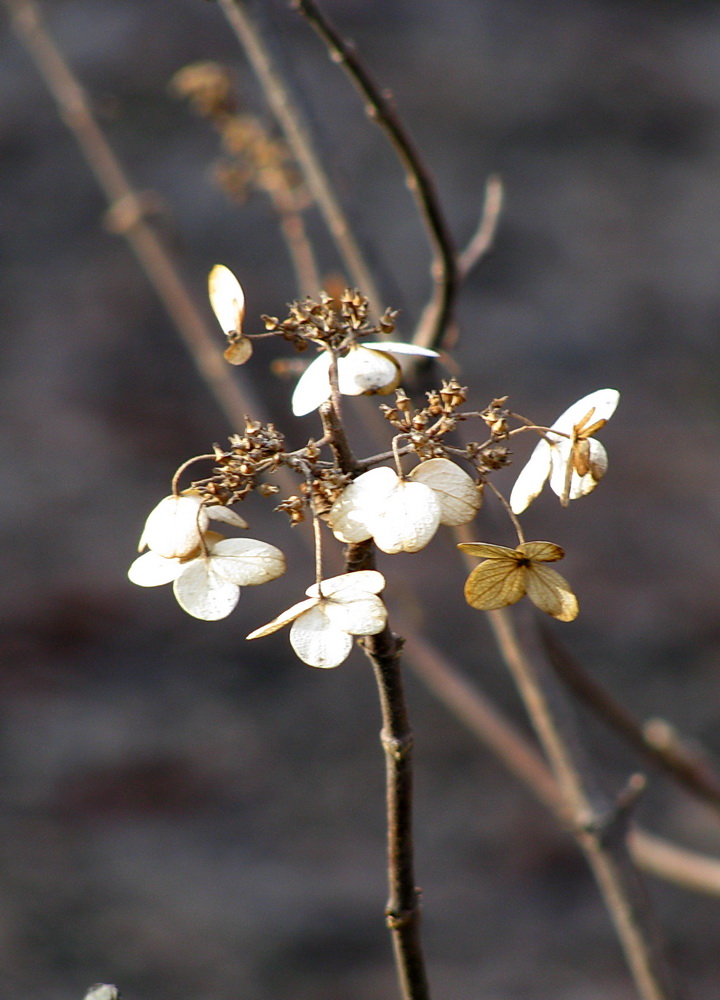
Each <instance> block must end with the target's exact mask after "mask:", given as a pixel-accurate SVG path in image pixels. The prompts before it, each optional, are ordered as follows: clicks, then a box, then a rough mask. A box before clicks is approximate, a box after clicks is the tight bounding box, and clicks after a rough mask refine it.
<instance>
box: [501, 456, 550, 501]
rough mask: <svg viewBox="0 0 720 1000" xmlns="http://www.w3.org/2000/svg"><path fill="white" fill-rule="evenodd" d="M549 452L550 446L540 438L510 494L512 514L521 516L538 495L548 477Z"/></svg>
mask: <svg viewBox="0 0 720 1000" xmlns="http://www.w3.org/2000/svg"><path fill="white" fill-rule="evenodd" d="M551 450H552V449H551V448H550V445H549V444H548V443H547V441H546V440H545V439H544V438H542V439H541V440H540V441H538V443H537V444H536V446H535V448H534V450H533V453H532V455H531V456H530V458H529V460H528V462H527V464H526V465H525V466H523V468H522V469H521V471H520V475H519V476H518V477H517V479H516V480H515V485H514V486H513V488H512V492H511V493H510V509H511V510H512V512H513V514H522V512H523V511H524V510H526V509H527V508H528V507H529V506H530V504H531V503H532V502H533V500H534V499H535V498H536V497H537V496H539V495H540V493H541V491H542V488H543V486H544V485H545V480H546V479H547V477H548V476H549V475H550V452H551Z"/></svg>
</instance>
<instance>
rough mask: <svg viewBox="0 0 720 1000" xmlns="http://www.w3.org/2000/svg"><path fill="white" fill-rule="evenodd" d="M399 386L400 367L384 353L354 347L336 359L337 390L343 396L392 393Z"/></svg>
mask: <svg viewBox="0 0 720 1000" xmlns="http://www.w3.org/2000/svg"><path fill="white" fill-rule="evenodd" d="M399 384H400V366H399V365H398V363H397V361H395V359H394V358H393V357H392V356H391V355H390V354H388V353H387V352H386V351H381V350H376V351H371V350H369V348H367V347H360V346H355V347H352V348H351V349H350V351H349V352H348V353H347V354H346V355H345V357H343V358H338V389H339V390H340V392H341V393H342V394H343V396H359V395H361V394H362V393H364V392H367V393H373V392H382V391H383V390H386V389H387V390H388V391H390V392H391V391H392V389H394V388H395V387H396V386H398V385H399Z"/></svg>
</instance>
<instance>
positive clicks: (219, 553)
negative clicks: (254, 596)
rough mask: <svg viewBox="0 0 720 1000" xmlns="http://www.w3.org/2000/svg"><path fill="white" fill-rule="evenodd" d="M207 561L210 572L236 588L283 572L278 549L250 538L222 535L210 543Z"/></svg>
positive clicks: (262, 581) (255, 583)
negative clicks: (212, 543) (213, 543)
mask: <svg viewBox="0 0 720 1000" xmlns="http://www.w3.org/2000/svg"><path fill="white" fill-rule="evenodd" d="M210 561H211V563H212V569H213V572H214V573H217V574H218V576H221V577H223V579H225V580H228V581H229V582H230V583H235V584H237V585H238V586H240V587H245V586H255V585H257V584H261V583H267V582H268V581H269V580H275V579H276V578H277V577H278V576H282V574H283V573H284V572H285V556H284V555H283V554H282V552H281V551H280V549H277V548H275V546H274V545H269V544H268V543H267V542H259V541H257V540H256V539H254V538H224V539H223V540H222V541H221V542H218V543H217V544H216V545H213V547H212V550H211V552H210Z"/></svg>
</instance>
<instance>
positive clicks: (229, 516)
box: [205, 504, 248, 528]
mask: <svg viewBox="0 0 720 1000" xmlns="http://www.w3.org/2000/svg"><path fill="white" fill-rule="evenodd" d="M205 510H206V511H207V516H208V517H209V518H210V520H211V521H222V522H223V524H232V525H234V526H235V527H236V528H247V527H248V523H247V521H246V520H245V518H244V517H240V515H239V514H238V513H237V511H234V510H233V509H232V507H223V506H221V505H220V504H218V505H216V506H215V507H206V508H205Z"/></svg>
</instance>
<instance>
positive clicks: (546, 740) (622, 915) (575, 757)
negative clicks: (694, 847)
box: [488, 610, 678, 1000]
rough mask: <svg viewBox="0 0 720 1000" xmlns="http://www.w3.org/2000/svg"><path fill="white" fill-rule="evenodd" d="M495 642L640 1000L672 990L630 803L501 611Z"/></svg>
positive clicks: (495, 618)
mask: <svg viewBox="0 0 720 1000" xmlns="http://www.w3.org/2000/svg"><path fill="white" fill-rule="evenodd" d="M488 618H489V620H490V624H491V628H492V630H493V632H494V634H495V638H496V641H497V643H498V647H499V648H500V651H501V653H502V656H503V659H504V660H505V662H506V664H507V666H508V669H509V670H510V672H511V674H512V676H513V678H514V680H515V683H516V686H517V688H518V691H519V692H520V694H521V696H522V698H523V701H524V703H525V707H526V709H527V712H528V714H529V716H530V719H531V722H532V724H533V726H534V728H535V731H536V733H537V736H538V739H539V740H540V742H541V744H542V746H543V749H544V751H545V753H546V755H547V757H548V759H549V761H550V765H551V767H552V770H553V772H554V774H555V778H556V780H557V783H558V786H559V788H560V790H561V793H562V796H563V800H564V802H565V804H566V807H567V808H568V810H569V811H570V813H571V815H572V818H573V825H572V832H573V833H574V835H575V839H576V840H577V843H578V845H579V846H580V847H581V849H582V851H583V853H584V854H585V857H586V859H587V861H588V864H589V865H590V867H591V869H592V871H593V874H594V876H595V880H596V882H597V883H598V886H599V888H600V891H601V892H602V895H603V898H604V899H605V904H606V906H607V908H608V911H609V913H610V915H611V917H612V920H613V923H614V924H615V928H616V931H617V934H618V937H619V939H620V942H621V944H622V947H623V951H624V952H625V958H626V961H627V963H628V966H629V968H630V970H631V972H632V975H633V978H634V980H635V985H636V988H637V990H638V994H639V996H640V997H641V998H642V1000H673V998H676V997H677V996H678V994H677V991H676V988H675V984H674V982H673V978H672V976H671V974H670V970H669V967H668V965H667V963H666V960H665V956H664V954H663V946H662V943H661V940H662V939H661V935H660V930H659V927H658V925H657V923H656V920H655V916H654V913H653V912H652V909H651V906H650V903H649V899H648V896H647V892H646V889H645V885H644V883H643V882H642V880H641V878H640V873H639V872H638V870H637V868H636V867H635V865H634V864H633V861H632V857H631V855H630V851H629V848H628V843H627V839H628V822H629V801H628V802H626V801H625V797H624V796H623V797H621V798H619V799H618V800H616V801H615V802H612V801H609V800H608V799H607V797H606V796H605V794H604V793H603V791H602V790H601V788H600V784H599V781H598V778H597V776H596V774H595V770H594V768H593V767H592V766H591V764H590V762H589V761H588V760H587V759H586V758H585V755H584V754H583V751H582V748H581V745H580V742H579V740H578V739H577V734H576V732H575V725H574V720H573V717H572V714H571V712H570V709H569V706H568V705H567V702H566V701H565V698H564V696H563V691H562V688H561V687H560V686H559V684H558V683H557V682H556V681H555V678H554V677H553V675H552V673H551V672H550V671H549V669H548V668H546V667H545V665H544V663H543V661H542V658H541V657H539V656H537V655H535V653H534V654H533V655H532V656H530V655H528V651H527V650H528V647H529V646H530V642H529V641H527V640H526V641H525V642H524V643H523V645H522V646H521V645H520V642H519V640H518V637H517V634H516V632H515V629H514V627H513V625H512V622H511V619H510V616H509V614H508V613H507V611H506V610H502V611H491V612H489V613H488Z"/></svg>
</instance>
